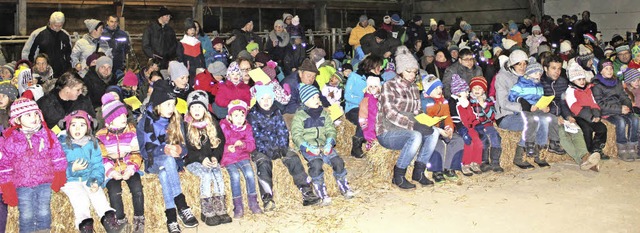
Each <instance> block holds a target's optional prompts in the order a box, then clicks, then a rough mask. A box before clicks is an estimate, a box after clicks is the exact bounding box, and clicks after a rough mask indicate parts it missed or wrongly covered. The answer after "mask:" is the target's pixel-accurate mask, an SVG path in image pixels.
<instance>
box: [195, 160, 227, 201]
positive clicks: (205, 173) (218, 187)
mask: <svg viewBox="0 0 640 233" xmlns="http://www.w3.org/2000/svg"><path fill="white" fill-rule="evenodd" d="M187 170H188V171H189V172H191V173H193V174H194V175H196V176H197V177H198V178H200V197H202V198H208V197H211V194H212V193H211V185H213V189H214V190H213V194H215V195H216V196H221V195H224V181H223V180H222V170H221V169H220V167H213V168H208V167H205V166H204V165H202V164H201V163H197V162H196V163H191V164H189V165H187Z"/></svg>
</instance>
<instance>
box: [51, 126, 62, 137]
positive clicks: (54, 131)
mask: <svg viewBox="0 0 640 233" xmlns="http://www.w3.org/2000/svg"><path fill="white" fill-rule="evenodd" d="M51 131H53V133H55V134H56V135H58V134H59V133H60V131H62V130H61V129H60V127H58V125H55V126H53V128H52V129H51Z"/></svg>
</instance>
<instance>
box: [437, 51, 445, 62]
mask: <svg viewBox="0 0 640 233" xmlns="http://www.w3.org/2000/svg"><path fill="white" fill-rule="evenodd" d="M436 61H437V62H446V61H447V56H445V55H444V53H443V52H438V53H436Z"/></svg>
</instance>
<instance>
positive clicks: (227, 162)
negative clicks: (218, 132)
mask: <svg viewBox="0 0 640 233" xmlns="http://www.w3.org/2000/svg"><path fill="white" fill-rule="evenodd" d="M228 106H229V111H228V113H227V117H226V118H225V119H222V120H221V121H220V128H221V129H222V132H223V133H224V137H225V139H226V142H225V144H224V154H223V155H222V160H221V161H220V165H222V166H223V167H225V168H227V172H229V179H230V183H231V194H232V195H233V217H234V218H242V217H243V216H244V204H242V190H241V187H240V171H242V174H244V179H245V181H246V182H245V184H246V186H247V199H248V202H249V209H251V212H253V213H254V214H261V213H262V210H261V209H260V205H259V204H258V194H257V193H256V180H255V178H254V173H253V167H251V160H250V159H251V156H250V153H251V152H252V151H253V150H255V149H256V143H255V140H254V139H253V133H252V131H253V130H252V128H251V125H250V124H247V123H246V117H247V113H248V111H247V110H248V109H247V103H245V102H244V101H242V100H239V99H236V100H232V101H230V102H229V105H228Z"/></svg>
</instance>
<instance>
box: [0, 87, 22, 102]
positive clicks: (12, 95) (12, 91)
mask: <svg viewBox="0 0 640 233" xmlns="http://www.w3.org/2000/svg"><path fill="white" fill-rule="evenodd" d="M0 94H4V95H6V96H7V97H9V101H10V102H11V101H14V100H16V99H17V98H18V89H17V88H16V86H14V85H13V84H11V83H3V84H0Z"/></svg>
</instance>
